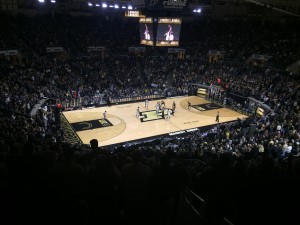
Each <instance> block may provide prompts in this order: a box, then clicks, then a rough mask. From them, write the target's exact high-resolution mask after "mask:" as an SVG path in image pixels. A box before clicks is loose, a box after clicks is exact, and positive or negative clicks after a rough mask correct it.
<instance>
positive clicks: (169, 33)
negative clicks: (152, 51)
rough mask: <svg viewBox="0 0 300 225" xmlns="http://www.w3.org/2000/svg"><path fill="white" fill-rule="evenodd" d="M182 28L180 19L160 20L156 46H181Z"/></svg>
mask: <svg viewBox="0 0 300 225" xmlns="http://www.w3.org/2000/svg"><path fill="white" fill-rule="evenodd" d="M180 28H181V19H180V18H158V26H157V36H156V46H179V38H180Z"/></svg>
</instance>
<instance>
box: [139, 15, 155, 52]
mask: <svg viewBox="0 0 300 225" xmlns="http://www.w3.org/2000/svg"><path fill="white" fill-rule="evenodd" d="M139 22H140V40H141V44H142V45H149V46H153V18H146V17H145V18H140V20H139Z"/></svg>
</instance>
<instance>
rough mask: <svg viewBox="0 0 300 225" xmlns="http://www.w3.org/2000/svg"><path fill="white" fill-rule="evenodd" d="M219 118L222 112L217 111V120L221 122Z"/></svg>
mask: <svg viewBox="0 0 300 225" xmlns="http://www.w3.org/2000/svg"><path fill="white" fill-rule="evenodd" d="M219 119H220V112H219V111H218V112H217V115H216V122H218V123H219Z"/></svg>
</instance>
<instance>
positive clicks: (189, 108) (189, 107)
mask: <svg viewBox="0 0 300 225" xmlns="http://www.w3.org/2000/svg"><path fill="white" fill-rule="evenodd" d="M191 107H192V103H191V102H190V101H188V110H191Z"/></svg>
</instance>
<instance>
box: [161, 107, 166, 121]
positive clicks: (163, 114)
mask: <svg viewBox="0 0 300 225" xmlns="http://www.w3.org/2000/svg"><path fill="white" fill-rule="evenodd" d="M161 117H162V118H163V119H164V118H165V107H162V109H161Z"/></svg>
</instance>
